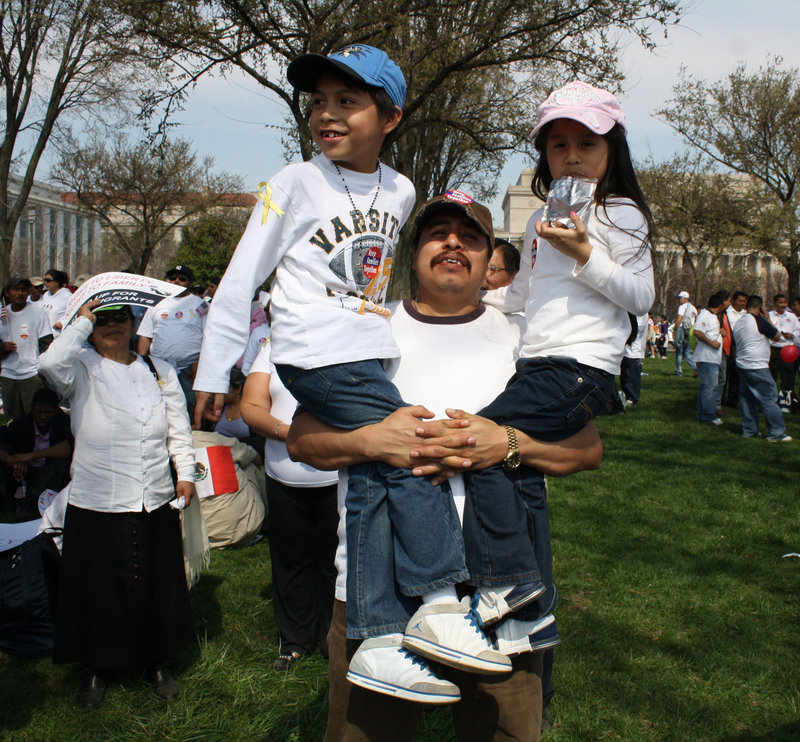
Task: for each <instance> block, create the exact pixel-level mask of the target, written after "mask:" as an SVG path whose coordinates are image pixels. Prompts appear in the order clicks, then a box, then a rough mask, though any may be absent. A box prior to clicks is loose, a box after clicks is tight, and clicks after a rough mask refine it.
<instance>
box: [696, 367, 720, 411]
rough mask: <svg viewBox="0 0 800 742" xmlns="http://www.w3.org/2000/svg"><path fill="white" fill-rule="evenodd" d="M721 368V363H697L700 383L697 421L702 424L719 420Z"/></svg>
mask: <svg viewBox="0 0 800 742" xmlns="http://www.w3.org/2000/svg"><path fill="white" fill-rule="evenodd" d="M719 366H720V364H719V363H710V362H708V361H698V362H697V375H698V381H699V382H700V384H699V386H698V388H697V419H698V420H699V421H700V422H701V423H710V422H711V421H712V420H716V419H717V393H718V391H719Z"/></svg>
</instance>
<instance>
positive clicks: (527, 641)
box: [488, 613, 561, 657]
mask: <svg viewBox="0 0 800 742" xmlns="http://www.w3.org/2000/svg"><path fill="white" fill-rule="evenodd" d="M488 636H489V641H490V642H491V643H492V646H493V647H494V648H495V649H496V650H497V651H498V652H502V653H503V654H505V655H507V656H509V657H513V656H514V655H517V654H523V653H524V652H538V651H541V650H543V649H550V647H554V646H555V645H556V644H560V643H561V637H560V636H559V635H558V631H557V630H556V619H555V617H554V616H553V614H552V613H548V614H547V615H546V616H542V618H540V619H538V620H536V621H520V620H519V619H516V618H514V617H513V616H512V617H510V618H507V619H506V620H505V621H503V622H501V623H499V624H497V626H495V627H494V628H493V629H492V630H491V631H490V632H489V635H488Z"/></svg>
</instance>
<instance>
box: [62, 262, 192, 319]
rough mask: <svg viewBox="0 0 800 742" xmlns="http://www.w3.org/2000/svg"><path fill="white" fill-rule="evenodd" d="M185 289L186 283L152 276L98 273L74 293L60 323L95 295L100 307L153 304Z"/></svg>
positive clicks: (73, 315) (74, 313)
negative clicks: (183, 284)
mask: <svg viewBox="0 0 800 742" xmlns="http://www.w3.org/2000/svg"><path fill="white" fill-rule="evenodd" d="M185 289H186V287H185V286H178V285H176V284H174V283H167V282H166V281H159V280H158V279H157V278H150V277H149V276H138V275H135V274H132V273H113V272H112V273H98V274H97V275H96V276H92V277H91V278H90V279H89V280H88V281H86V282H85V283H84V284H83V285H82V286H81V287H80V288H79V289H78V290H77V291H76V292H75V293H74V294H73V295H72V298H71V299H70V300H69V304H67V308H66V310H65V312H64V317H63V318H62V320H61V325H62V326H63V327H66V326H67V325H68V324H69V323H70V322H72V320H73V319H74V318H75V315H76V314H77V313H78V310H79V309H80V308H81V307H82V306H83V305H84V304H85V303H86V302H87V301H91V300H92V299H99V300H100V302H101V303H100V306H101V307H104V306H113V305H116V304H130V305H139V306H143V307H152V306H155V305H156V304H158V302H160V301H161V300H162V299H164V298H166V297H168V296H175V295H176V294H180V293H181V292H182V291H185Z"/></svg>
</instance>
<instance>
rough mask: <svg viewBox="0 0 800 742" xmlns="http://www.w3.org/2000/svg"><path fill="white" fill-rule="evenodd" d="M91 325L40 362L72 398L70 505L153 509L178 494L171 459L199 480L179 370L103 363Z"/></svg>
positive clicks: (77, 325)
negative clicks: (92, 339) (89, 344)
mask: <svg viewBox="0 0 800 742" xmlns="http://www.w3.org/2000/svg"><path fill="white" fill-rule="evenodd" d="M92 327H93V325H92V322H91V321H90V320H89V319H87V318H86V317H78V318H77V319H76V320H75V321H74V322H73V323H72V324H71V325H69V326H68V327H67V328H66V329H65V330H64V331H63V332H62V333H61V335H59V337H57V338H56V339H55V340H54V341H53V343H52V345H51V346H50V348H48V350H47V352H46V353H44V354H43V355H42V356H41V358H40V371H41V372H42V374H43V375H44V376H45V377H46V378H47V379H48V380H49V381H50V382H51V383H52V384H54V385H55V387H56V389H57V390H58V392H59V393H60V394H62V395H63V396H65V397H67V398H68V399H69V400H70V407H71V412H70V416H71V423H72V432H73V434H74V435H75V452H74V454H73V458H72V469H71V474H72V485H71V488H70V496H69V501H70V504H72V505H75V506H76V507H80V508H86V509H88V510H97V511H100V512H112V513H115V512H140V511H141V510H142V508H144V509H145V510H146V511H147V512H151V511H153V510H155V509H157V508H159V507H161V506H162V505H164V504H165V503H167V502H168V501H169V500H171V499H172V498H173V497H174V496H175V490H174V487H173V484H172V476H171V474H170V468H169V457H171V458H172V460H173V463H174V464H175V468H176V470H177V472H178V479H179V480H181V481H187V482H193V481H194V473H195V460H194V447H193V444H192V433H191V426H190V424H189V416H188V414H187V411H186V402H185V399H184V396H183V392H182V391H181V388H180V384H179V383H178V377H177V375H176V373H175V370H174V369H173V368H172V367H171V366H170V365H169V364H167V363H165V362H164V361H162V360H160V359H157V358H153V359H152V360H153V363H154V365H155V367H156V371H157V372H158V377H159V381H158V383H156V380H155V378H154V377H153V374H152V372H151V371H150V369H149V367H148V366H147V364H146V363H145V362H144V361H143V360H142V359H141V357H137V359H136V361H134V362H133V363H130V364H124V363H117V362H116V361H112V360H110V359H108V358H103V357H102V356H101V355H100V354H99V353H97V351H96V350H95V349H94V348H91V347H88V348H85V347H83V345H84V343H85V341H86V339H87V338H88V337H89V335H90V334H91V332H92Z"/></svg>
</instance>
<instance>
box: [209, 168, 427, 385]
mask: <svg viewBox="0 0 800 742" xmlns="http://www.w3.org/2000/svg"><path fill="white" fill-rule="evenodd" d="M380 167H381V174H380V180H381V183H380V192H379V193H378V197H377V199H376V201H375V204H374V207H373V208H372V209H370V205H371V204H372V200H373V198H374V196H375V191H376V188H377V187H378V171H377V170H376V171H375V172H374V173H358V172H355V171H352V170H345V169H341V172H342V176H343V177H344V179H345V182H346V183H347V189H348V190H349V192H350V194H351V195H352V199H353V201H354V202H355V206H356V209H357V210H356V211H354V210H353V205H352V204H351V201H350V197H348V193H347V190H345V184H344V183H343V182H342V177H340V175H339V173H337V172H336V169H335V168H334V166H333V163H331V161H330V160H328V159H327V158H326V157H325V156H324V155H317V156H316V157H314V158H313V159H311V160H308V161H307V162H303V163H298V164H292V165H288V166H287V167H285V168H284V169H283V170H281V171H280V172H279V173H278V174H277V175H275V176H274V177H273V178H272V179H271V180H270V181H269V183H268V184H262V187H261V189H260V192H259V201H258V203H257V204H256V206H255V209H254V210H253V213H252V215H251V217H250V221H249V223H248V225H247V229H246V231H245V233H244V235H243V236H242V239H241V240H240V242H239V245H238V246H237V248H236V251H235V253H234V255H233V258H232V259H231V262H230V264H229V265H228V268H227V270H226V271H225V275H224V276H223V278H222V281H221V282H220V285H219V288H218V289H217V293H216V294H215V296H214V301H213V302H212V303H211V309H210V311H209V314H208V317H207V320H206V327H205V333H204V339H203V349H202V351H201V355H200V365H199V368H198V371H197V376H196V378H195V382H194V388H195V389H197V390H202V391H206V392H224V391H225V390H226V389H227V388H228V373H229V370H230V368H231V367H232V366H233V364H234V363H235V362H236V361H237V360H238V358H239V357H240V356H241V355H242V352H243V350H244V348H245V345H246V343H247V338H248V329H249V320H250V301H251V299H252V297H253V294H254V293H255V291H256V289H257V288H258V287H259V286H260V285H261V284H262V283H263V281H264V280H265V279H266V278H267V277H268V276H269V275H270V273H272V271H273V270H275V271H276V272H275V280H274V281H273V284H272V287H271V293H272V299H271V305H270V306H271V331H272V343H271V345H272V359H273V361H274V362H275V363H278V364H288V365H291V366H297V367H299V368H319V367H322V366H328V365H331V364H335V363H346V362H350V361H361V360H366V359H369V358H391V357H394V356H396V355H397V354H398V351H397V347H396V345H395V343H394V340H393V339H392V333H391V330H390V328H389V323H388V321H387V319H388V316H389V312H388V310H386V308H385V307H384V302H385V299H386V287H387V284H388V282H389V275H390V273H391V268H392V262H393V259H394V250H395V245H396V242H397V238H398V235H399V232H400V228H401V227H402V226H403V224H404V223H405V221H406V219H407V218H408V216H409V214H410V213H411V210H412V208H413V207H414V201H415V193H414V187H413V185H412V184H411V181H409V180H408V178H405V177H404V176H402V175H400V174H399V173H397V172H395V171H394V170H392V169H391V168H390V167H387V166H386V165H383V164H382V165H381V166H380Z"/></svg>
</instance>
